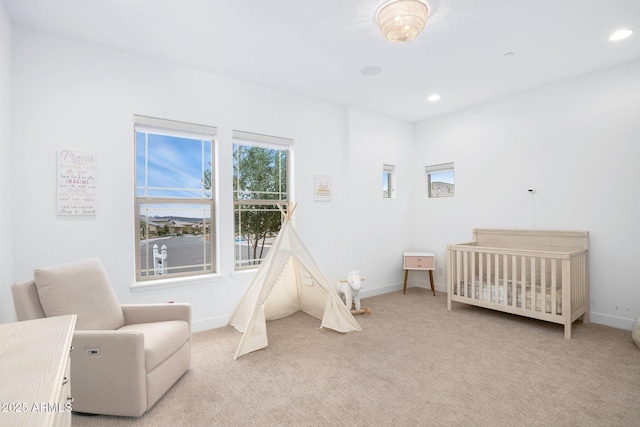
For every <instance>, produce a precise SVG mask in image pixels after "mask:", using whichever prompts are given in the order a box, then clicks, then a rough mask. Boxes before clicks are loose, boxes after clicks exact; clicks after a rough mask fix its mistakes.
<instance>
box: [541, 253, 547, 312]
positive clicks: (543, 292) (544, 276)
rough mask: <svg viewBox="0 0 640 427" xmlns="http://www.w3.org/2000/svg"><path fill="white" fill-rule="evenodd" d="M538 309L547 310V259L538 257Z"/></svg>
mask: <svg viewBox="0 0 640 427" xmlns="http://www.w3.org/2000/svg"><path fill="white" fill-rule="evenodd" d="M540 293H541V295H540V311H541V312H542V313H546V312H547V260H546V259H545V258H540Z"/></svg>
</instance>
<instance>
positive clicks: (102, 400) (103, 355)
mask: <svg viewBox="0 0 640 427" xmlns="http://www.w3.org/2000/svg"><path fill="white" fill-rule="evenodd" d="M72 345H73V351H72V352H71V394H72V396H73V397H74V399H75V401H74V403H73V410H74V411H77V412H88V413H97V414H114V415H117V414H122V415H131V414H136V413H137V414H140V415H142V414H143V413H144V412H145V411H146V409H147V384H146V370H145V352H144V335H143V334H142V332H138V331H117V330H116V331H110V330H76V331H75V332H74V334H73V342H72ZM108 396H111V397H110V398H109V397H108Z"/></svg>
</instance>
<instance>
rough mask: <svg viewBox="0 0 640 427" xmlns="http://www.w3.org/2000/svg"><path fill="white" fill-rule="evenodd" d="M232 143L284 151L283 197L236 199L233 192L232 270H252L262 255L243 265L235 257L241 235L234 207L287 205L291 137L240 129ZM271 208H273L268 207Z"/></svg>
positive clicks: (289, 188)
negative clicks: (275, 198)
mask: <svg viewBox="0 0 640 427" xmlns="http://www.w3.org/2000/svg"><path fill="white" fill-rule="evenodd" d="M232 138H233V145H234V146H235V145H245V146H252V147H262V148H267V149H276V150H284V151H286V180H287V183H286V184H287V185H286V194H285V197H284V198H283V199H281V200H277V201H276V200H262V199H248V200H243V199H237V198H236V195H235V192H234V194H233V209H234V216H233V227H234V233H233V237H234V251H233V264H234V270H235V271H246V270H253V269H257V268H258V267H259V266H260V264H261V262H262V261H263V260H264V257H263V258H261V259H260V262H259V263H257V264H250V265H243V263H242V260H238V259H237V255H238V246H239V245H238V242H236V239H237V238H239V237H241V236H237V235H236V232H235V229H236V207H237V206H239V205H253V206H256V205H265V206H274V205H276V203H281V204H282V205H283V207H285V209H286V208H287V206H288V205H289V203H291V201H292V194H293V179H292V176H293V139H289V138H282V137H278V136H271V135H263V134H258V133H253V132H246V131H240V130H234V131H233V137H232ZM270 210H273V209H270ZM275 210H276V211H277V212H279V210H278V209H277V208H276V209H275ZM240 250H241V249H240Z"/></svg>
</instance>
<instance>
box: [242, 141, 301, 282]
mask: <svg viewBox="0 0 640 427" xmlns="http://www.w3.org/2000/svg"><path fill="white" fill-rule="evenodd" d="M233 140H234V143H233V203H234V232H235V233H234V235H235V242H234V259H235V269H236V270H243V269H253V268H257V267H258V266H259V265H260V263H262V261H263V260H264V258H265V257H266V256H267V253H268V252H269V249H270V247H271V244H272V243H273V241H274V240H275V238H276V236H277V235H278V232H279V231H280V227H281V226H282V214H281V212H280V209H279V208H278V205H281V206H282V207H283V208H285V209H286V206H287V205H288V203H289V200H290V194H289V191H290V185H289V182H290V169H291V163H292V160H291V158H292V149H291V148H292V144H293V141H292V140H290V139H286V138H280V137H274V136H268V135H260V134H255V133H250V132H243V131H234V132H233Z"/></svg>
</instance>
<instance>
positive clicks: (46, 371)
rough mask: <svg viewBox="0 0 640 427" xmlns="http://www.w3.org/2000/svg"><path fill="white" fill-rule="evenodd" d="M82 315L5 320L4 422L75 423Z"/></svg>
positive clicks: (1, 335)
mask: <svg viewBox="0 0 640 427" xmlns="http://www.w3.org/2000/svg"><path fill="white" fill-rule="evenodd" d="M75 324H76V315H75V314H72V315H68V316H58V317H48V318H44V319H36V320H25V321H22V322H14V323H4V324H0V359H2V363H1V364H0V384H1V387H0V404H1V405H2V408H0V425H2V426H43V427H44V426H47V427H48V426H71V409H72V408H71V404H72V402H73V399H72V398H71V384H70V383H69V379H70V378H69V366H70V357H69V352H70V351H71V340H72V338H73V329H74V327H75Z"/></svg>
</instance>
